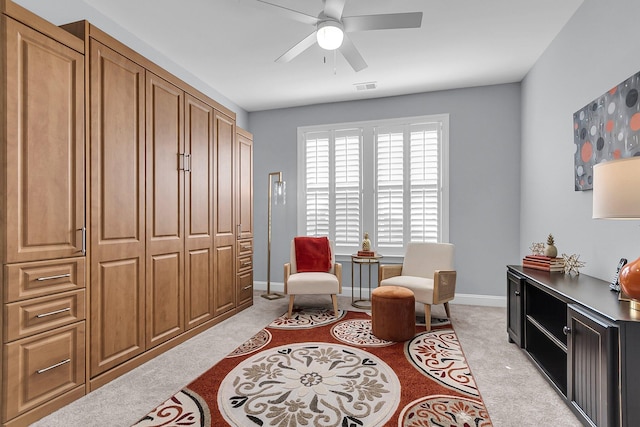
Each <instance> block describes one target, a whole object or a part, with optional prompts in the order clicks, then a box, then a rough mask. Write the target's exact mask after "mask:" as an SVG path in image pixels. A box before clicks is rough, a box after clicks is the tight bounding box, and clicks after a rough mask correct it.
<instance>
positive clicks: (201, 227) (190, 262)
mask: <svg viewBox="0 0 640 427" xmlns="http://www.w3.org/2000/svg"><path fill="white" fill-rule="evenodd" d="M213 116H214V110H213V108H212V107H211V106H209V105H207V104H205V103H203V102H202V101H199V100H198V99H196V98H194V97H192V96H190V95H188V94H187V95H186V98H185V132H186V135H185V145H186V148H185V150H186V152H187V153H188V154H189V162H188V163H189V171H188V172H187V173H186V174H185V192H184V193H185V205H184V207H185V215H184V216H185V269H184V270H185V286H184V288H185V314H186V319H185V321H186V328H187V329H190V328H192V327H194V326H197V325H199V324H201V323H203V322H206V321H207V320H209V319H211V318H213V316H214V313H215V310H214V305H213V301H214V296H213V285H214V277H213V271H214V270H213V265H214V250H213V170H214V168H213V160H214V159H213V147H214V146H213V134H214V133H213Z"/></svg>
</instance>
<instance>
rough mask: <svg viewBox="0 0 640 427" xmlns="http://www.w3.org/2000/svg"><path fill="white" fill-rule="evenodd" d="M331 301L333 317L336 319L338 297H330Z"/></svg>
mask: <svg viewBox="0 0 640 427" xmlns="http://www.w3.org/2000/svg"><path fill="white" fill-rule="evenodd" d="M331 301H333V315H334V316H336V317H338V296H337V295H335V294H333V295H331Z"/></svg>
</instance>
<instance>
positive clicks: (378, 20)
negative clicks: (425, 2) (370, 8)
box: [342, 12, 422, 32]
mask: <svg viewBox="0 0 640 427" xmlns="http://www.w3.org/2000/svg"><path fill="white" fill-rule="evenodd" d="M342 23H343V24H344V30H345V31H347V32H354V31H369V30H393V29H396V28H420V26H421V25H422V12H409V13H388V14H382V15H360V16H345V17H344V18H342Z"/></svg>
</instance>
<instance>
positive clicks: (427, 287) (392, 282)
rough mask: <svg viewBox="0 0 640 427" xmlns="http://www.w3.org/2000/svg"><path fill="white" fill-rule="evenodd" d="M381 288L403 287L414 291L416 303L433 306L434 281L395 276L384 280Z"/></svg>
mask: <svg viewBox="0 0 640 427" xmlns="http://www.w3.org/2000/svg"><path fill="white" fill-rule="evenodd" d="M380 286H401V287H403V288H407V289H410V290H412V291H413V295H415V298H416V302H419V303H422V304H433V279H425V278H423V277H416V276H395V277H390V278H388V279H384V280H383V281H381V282H380Z"/></svg>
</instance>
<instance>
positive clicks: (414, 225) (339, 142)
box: [298, 115, 449, 255]
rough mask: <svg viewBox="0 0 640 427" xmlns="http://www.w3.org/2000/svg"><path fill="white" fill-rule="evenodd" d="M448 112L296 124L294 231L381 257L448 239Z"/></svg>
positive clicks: (347, 251)
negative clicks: (363, 247)
mask: <svg viewBox="0 0 640 427" xmlns="http://www.w3.org/2000/svg"><path fill="white" fill-rule="evenodd" d="M448 128H449V117H448V115H437V116H425V117H413V118H407V119H396V120H384V121H375V122H363V123H348V124H336V125H326V126H313V127H302V128H299V129H298V178H299V179H298V182H299V184H298V189H299V194H298V234H300V235H303V234H304V235H310V236H329V238H331V239H333V240H335V243H336V252H337V253H339V254H351V253H354V252H356V251H357V250H358V249H359V248H360V244H361V241H362V236H363V234H364V232H365V231H366V232H368V233H369V238H370V239H371V242H372V246H373V248H374V249H375V250H377V251H378V252H380V253H383V254H384V255H402V254H403V253H404V247H405V244H406V242H409V241H427V242H437V241H448V173H447V171H448V167H447V166H448Z"/></svg>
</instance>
